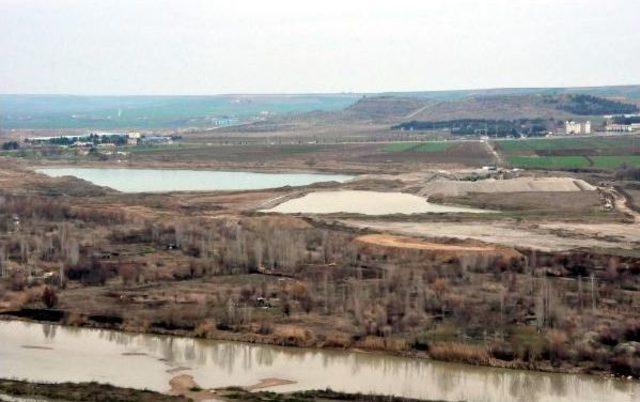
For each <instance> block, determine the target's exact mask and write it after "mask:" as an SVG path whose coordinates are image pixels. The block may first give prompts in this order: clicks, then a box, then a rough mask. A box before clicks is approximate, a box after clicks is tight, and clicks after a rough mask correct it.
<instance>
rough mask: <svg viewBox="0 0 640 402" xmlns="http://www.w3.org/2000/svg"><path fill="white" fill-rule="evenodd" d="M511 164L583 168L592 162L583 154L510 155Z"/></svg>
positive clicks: (536, 166) (535, 167) (519, 166)
mask: <svg viewBox="0 0 640 402" xmlns="http://www.w3.org/2000/svg"><path fill="white" fill-rule="evenodd" d="M507 160H508V162H509V165H510V166H512V167H517V168H524V169H579V168H580V169H582V168H588V167H589V166H590V165H591V163H590V162H589V160H588V159H587V158H585V157H583V156H510V157H509V158H508V159H507Z"/></svg>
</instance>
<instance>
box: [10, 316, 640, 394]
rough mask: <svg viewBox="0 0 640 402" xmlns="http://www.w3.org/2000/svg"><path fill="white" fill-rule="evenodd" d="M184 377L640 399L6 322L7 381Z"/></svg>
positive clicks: (494, 376)
mask: <svg viewBox="0 0 640 402" xmlns="http://www.w3.org/2000/svg"><path fill="white" fill-rule="evenodd" d="M181 370H182V371H181ZM178 374H190V375H192V376H193V377H194V378H195V380H196V382H197V383H198V384H200V385H201V386H202V387H205V388H210V387H222V386H231V385H239V386H247V385H253V384H256V383H258V382H259V381H260V380H261V379H264V378H282V379H287V380H292V381H296V383H295V384H289V385H282V386H277V387H273V388H271V389H272V390H274V391H283V392H285V391H294V390H302V389H324V388H327V387H331V388H332V389H335V390H339V391H348V392H363V393H379V394H394V395H400V396H405V397H414V398H425V399H443V400H447V401H460V400H466V401H473V402H480V401H492V402H495V401H527V402H543V401H545V402H546V401H549V402H551V401H558V402H562V401H637V400H640V399H639V398H640V384H639V383H637V382H627V381H619V380H612V379H602V378H599V377H595V376H586V375H564V374H548V373H536V372H528V371H517V370H501V369H492V368H483V367H475V366H466V365H459V364H450V363H442V362H434V361H429V360H421V359H408V358H401V357H393V356H385V355H378V354H364V353H355V352H345V351H330V350H309V349H295V348H281V347H274V346H264V345H254V344H245V343H238V342H219V341H209V340H198V339H189V338H179V337H169V336H157V335H142V334H125V333H121V332H116V331H107V330H95V329H86V328H70V327H61V326H56V325H48V324H33V323H24V322H18V321H6V322H3V321H0V377H4V378H12V377H13V378H20V379H27V380H31V381H48V382H61V381H99V382H108V383H111V384H115V385H119V386H128V387H135V388H148V389H153V390H157V391H161V392H163V391H167V390H168V389H169V380H170V379H171V378H172V377H173V376H175V375H178Z"/></svg>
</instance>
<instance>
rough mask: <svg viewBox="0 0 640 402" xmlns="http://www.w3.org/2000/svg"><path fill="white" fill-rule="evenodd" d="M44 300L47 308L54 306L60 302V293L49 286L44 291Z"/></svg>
mask: <svg viewBox="0 0 640 402" xmlns="http://www.w3.org/2000/svg"><path fill="white" fill-rule="evenodd" d="M42 302H43V303H44V305H45V306H47V308H54V307H55V306H56V305H57V304H58V295H57V294H56V291H55V290H53V288H51V287H49V286H47V287H45V288H44V290H43V291H42Z"/></svg>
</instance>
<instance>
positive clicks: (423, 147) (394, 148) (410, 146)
mask: <svg viewBox="0 0 640 402" xmlns="http://www.w3.org/2000/svg"><path fill="white" fill-rule="evenodd" d="M452 145H453V144H451V143H449V142H421V143H415V142H409V143H407V142H397V143H394V144H390V145H387V146H386V147H385V148H384V151H385V152H442V151H446V150H447V149H449V148H450V147H451V146H452Z"/></svg>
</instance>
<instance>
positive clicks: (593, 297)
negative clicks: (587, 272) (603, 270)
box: [591, 274, 597, 313]
mask: <svg viewBox="0 0 640 402" xmlns="http://www.w3.org/2000/svg"><path fill="white" fill-rule="evenodd" d="M595 282H596V278H595V276H594V275H593V274H591V309H592V310H593V312H594V313H595V311H596V307H597V305H596V285H595Z"/></svg>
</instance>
